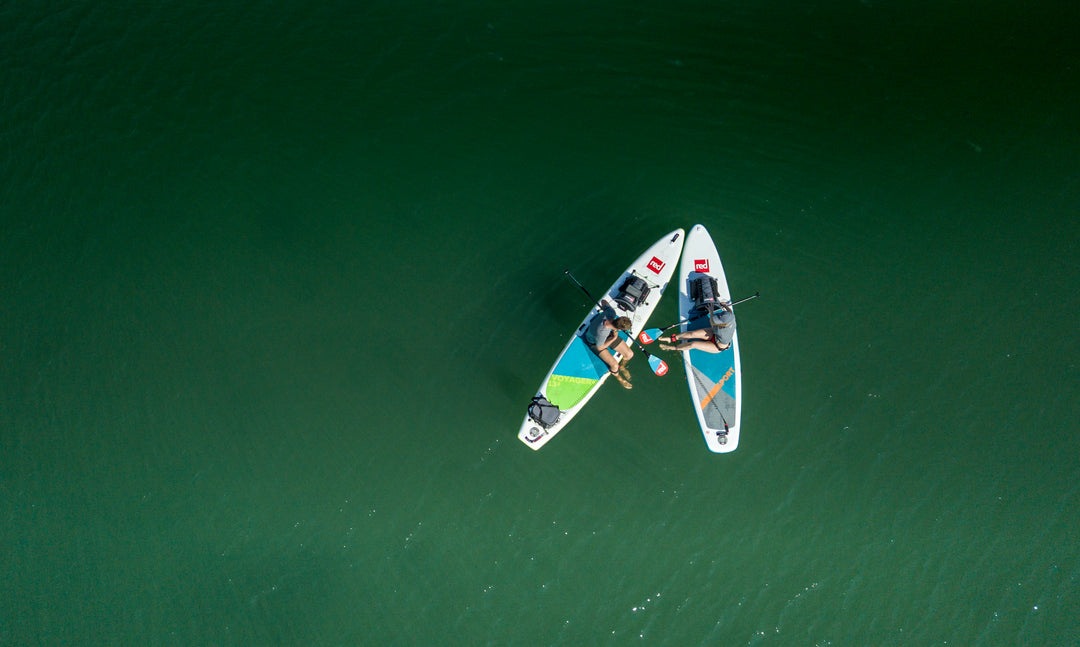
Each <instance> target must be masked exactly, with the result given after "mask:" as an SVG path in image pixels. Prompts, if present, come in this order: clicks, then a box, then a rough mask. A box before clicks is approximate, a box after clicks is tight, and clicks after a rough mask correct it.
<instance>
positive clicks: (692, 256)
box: [679, 225, 742, 453]
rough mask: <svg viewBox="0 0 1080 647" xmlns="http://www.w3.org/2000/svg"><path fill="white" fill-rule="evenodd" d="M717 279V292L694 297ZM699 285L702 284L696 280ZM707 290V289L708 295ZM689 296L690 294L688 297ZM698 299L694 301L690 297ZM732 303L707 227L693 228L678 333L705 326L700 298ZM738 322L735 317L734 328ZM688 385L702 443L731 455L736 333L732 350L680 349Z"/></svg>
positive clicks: (737, 391)
mask: <svg viewBox="0 0 1080 647" xmlns="http://www.w3.org/2000/svg"><path fill="white" fill-rule="evenodd" d="M706 276H708V277H712V278H713V279H715V281H716V283H715V294H712V295H710V294H705V295H700V294H698V292H699V291H698V290H697V289H696V288H695V289H693V290H692V286H693V284H694V282H695V281H697V280H698V279H700V278H702V277H706ZM698 285H701V283H700V282H699V283H698ZM710 290H711V287H710V288H706V292H709V291H710ZM692 292H693V295H692ZM692 296H693V297H696V298H692ZM703 299H704V300H705V301H706V302H712V299H715V301H717V302H724V303H726V302H729V301H731V292H730V291H729V290H728V283H727V277H726V276H725V275H724V266H723V265H722V264H721V263H720V255H719V254H718V253H717V251H716V245H715V244H713V240H712V237H711V236H709V232H708V231H706V229H705V227H703V226H701V225H694V227H693V228H692V229H691V230H690V232H689V233H688V234H687V235H686V246H685V248H684V249H683V255H682V261H681V262H680V263H679V318H680V319H683V320H686V321H685V322H684V323H683V324H681V325H680V326H679V329H680V331H681V332H684V333H685V332H687V331H689V330H697V329H700V328H707V327H708V326H709V320H708V316H707V315H706V314H704V313H705V312H706V311H707V310H709V308H708V306H707V305H705V304H703V303H702V300H703ZM737 323H738V320H737V319H736V324H737ZM682 356H683V367H684V368H685V369H686V381H687V383H688V385H689V387H690V398H691V400H693V403H694V411H695V413H696V414H697V419H698V424H699V425H700V426H701V433H702V434H703V435H704V436H705V444H706V445H708V447H709V449H710V450H711V451H714V452H717V453H726V452H733V451H735V449H736V448H737V447H738V446H739V426H740V423H741V421H742V364H741V363H740V361H739V331H738V327H736V329H735V335H734V337H732V339H731V346H730V347H729V348H727V349H726V350H724V351H721V352H719V353H710V352H707V351H703V350H698V349H691V350H685V351H682Z"/></svg>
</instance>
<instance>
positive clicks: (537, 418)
mask: <svg viewBox="0 0 1080 647" xmlns="http://www.w3.org/2000/svg"><path fill="white" fill-rule="evenodd" d="M529 417H530V418H532V419H533V422H535V423H536V424H538V425H540V426H541V427H543V428H544V429H547V428H548V427H550V426H551V425H553V424H555V423H556V422H558V421H559V407H557V406H555V405H554V404H551V403H550V402H548V399H547V398H545V397H544V396H542V395H537V396H535V397H533V399H532V403H531V404H530V405H529Z"/></svg>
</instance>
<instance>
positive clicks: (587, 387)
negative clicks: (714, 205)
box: [518, 229, 683, 449]
mask: <svg viewBox="0 0 1080 647" xmlns="http://www.w3.org/2000/svg"><path fill="white" fill-rule="evenodd" d="M682 248H683V230H682V229H676V230H675V231H673V232H671V233H669V234H668V235H666V236H664V237H663V238H661V239H660V240H658V241H656V243H654V244H653V245H652V246H651V247H649V249H647V250H645V253H643V254H642V255H641V256H639V257H638V258H637V260H636V261H634V263H633V264H632V265H630V267H628V268H626V271H625V272H623V273H622V274H621V275H620V276H619V279H618V280H617V281H615V283H613V284H612V285H611V287H610V288H608V290H607V292H604V293H602V294H597V295H596V298H599V299H601V300H606V301H607V302H608V303H610V304H611V305H612V306H614V308H615V310H616V312H617V313H618V314H619V315H622V316H626V317H629V318H630V323H631V329H630V333H629V337H630V338H631V339H632V338H633V337H634V336H635V335H637V334H638V333H639V332H641V331H642V330H644V329H645V323H646V322H647V321H648V320H649V316H650V315H652V313H653V310H655V309H656V306H657V304H658V303H660V297H661V296H662V295H663V294H664V290H665V289H666V288H667V286H668V283H670V281H671V279H672V277H674V276H675V269H676V263H677V262H678V260H679V253H680V252H681V251H682ZM599 310H600V309H599V308H597V307H595V306H594V307H592V308H591V309H590V310H589V314H588V315H587V316H586V317H585V320H584V321H582V322H581V325H579V326H578V327H577V330H575V331H574V334H573V335H571V336H570V341H569V343H567V345H566V348H564V349H563V351H562V353H560V354H559V357H558V359H556V360H555V364H554V365H553V366H552V367H551V370H550V371H548V374H547V376H546V377H545V378H544V381H543V382H542V383H541V384H540V389H539V390H538V391H537V392H536V396H535V397H534V402H535V401H536V399H537V398H543V405H544V407H545V408H546V409H547V410H548V412H549V413H550V416H551V417H550V419H547V420H545V419H544V418H545V417H544V416H534V415H532V412H531V411H530V413H528V414H526V415H525V420H524V422H522V423H521V429H520V430H519V431H518V438H519V439H521V442H523V443H525V444H526V445H528V446H529V447H530V448H532V449H540V448H541V447H543V446H544V444H545V443H547V442H548V441H549V440H551V439H552V438H553V437H554V436H555V434H557V433H559V431H560V430H562V428H563V427H565V426H566V425H567V423H569V422H570V420H571V419H573V417H574V416H576V415H577V413H578V412H579V411H581V409H582V408H584V406H585V404H586V403H588V401H589V400H590V399H591V398H592V396H593V395H594V394H595V393H596V392H597V390H599V388H600V386H601V385H602V384H603V383H604V381H605V380H607V378H608V377H610V373H609V372H608V368H607V365H606V364H604V362H603V360H601V359H600V357H599V356H598V355H597V354H596V352H595V351H593V350H592V348H591V347H590V346H589V345H588V344H586V343H585V340H584V339H582V337H581V335H582V333H584V332H585V329H586V327H587V326H588V324H589V322H590V321H592V318H593V315H595V314H597V313H598V312H599ZM621 334H622V335H623V336H624V337H625V336H626V333H621ZM627 343H628V344H629V343H631V342H627ZM604 352H605V353H606V352H611V351H610V349H609V350H605V351H604ZM635 354H636V355H637V356H639V357H641V356H642V353H635ZM615 357H616V359H619V355H618V354H615ZM640 361H641V362H642V363H644V361H645V359H644V357H643V358H642V359H641V360H640ZM663 370H666V365H665V366H664V368H663ZM657 374H660V372H659V371H658V372H657ZM627 395H628V396H629V395H630V394H627ZM530 409H531V407H530Z"/></svg>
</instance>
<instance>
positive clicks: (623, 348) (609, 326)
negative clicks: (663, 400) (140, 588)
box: [581, 299, 634, 389]
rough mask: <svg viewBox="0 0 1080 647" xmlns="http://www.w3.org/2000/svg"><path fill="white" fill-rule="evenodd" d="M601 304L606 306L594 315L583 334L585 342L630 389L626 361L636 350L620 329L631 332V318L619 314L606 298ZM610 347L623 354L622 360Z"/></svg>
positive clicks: (625, 386)
mask: <svg viewBox="0 0 1080 647" xmlns="http://www.w3.org/2000/svg"><path fill="white" fill-rule="evenodd" d="M600 305H602V306H603V307H604V310H603V312H598V313H596V315H595V316H593V318H592V321H590V322H589V327H588V328H586V329H585V332H584V333H582V335H581V336H582V337H583V338H584V339H585V343H586V344H588V345H589V346H590V347H591V348H592V349H593V350H594V351H595V352H596V354H597V355H599V356H600V359H602V360H604V363H605V364H607V367H608V370H609V371H611V374H612V375H614V376H615V379H616V380H618V381H619V384H622V385H623V387H624V388H627V389H629V388H631V387H630V371H629V370H627V368H626V363H627V362H629V361H630V358H631V357H633V356H634V351H632V350H630V347H629V346H628V345H627V344H626V340H625V339H623V338H622V337H621V336H620V335H619V331H620V330H621V331H624V332H627V333H629V332H630V328H631V326H632V324H631V322H630V318H629V317H620V316H618V314H617V313H616V312H615V309H614V308H612V307H611V305H610V304H608V302H607V300H606V299H605V300H604V301H601V302H600ZM608 349H611V350H613V351H615V352H616V353H619V354H620V355H622V362H616V361H615V356H614V355H612V354H611V353H609V352H608ZM620 373H621V374H620Z"/></svg>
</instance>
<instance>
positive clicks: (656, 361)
mask: <svg viewBox="0 0 1080 647" xmlns="http://www.w3.org/2000/svg"><path fill="white" fill-rule="evenodd" d="M649 366H651V367H652V370H653V373H656V374H657V375H659V376H660V377H663V376H665V375H667V371H668V366H667V363H666V362H664V360H662V359H660V358H659V357H656V356H655V355H649Z"/></svg>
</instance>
